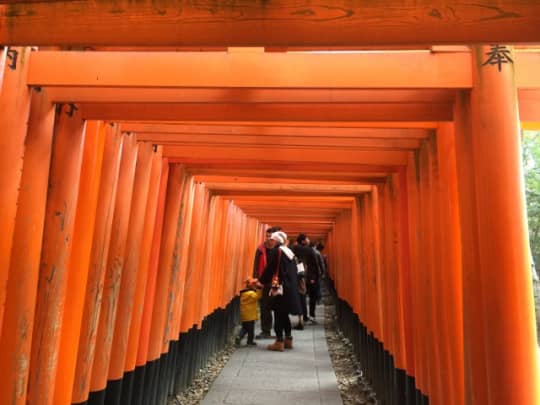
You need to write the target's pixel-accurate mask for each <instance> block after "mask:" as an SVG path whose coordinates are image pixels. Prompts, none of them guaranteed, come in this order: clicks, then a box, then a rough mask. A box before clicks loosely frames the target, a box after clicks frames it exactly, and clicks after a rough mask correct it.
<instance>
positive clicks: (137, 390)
mask: <svg viewBox="0 0 540 405" xmlns="http://www.w3.org/2000/svg"><path fill="white" fill-rule="evenodd" d="M169 168H170V165H169V161H168V160H167V159H166V158H165V159H162V161H161V176H160V183H159V191H158V202H157V208H156V218H155V225H154V232H153V235H152V242H151V243H152V247H151V250H150V258H149V265H148V279H147V284H146V291H145V296H144V309H143V313H142V319H141V330H140V336H139V345H138V348H137V360H136V366H137V367H136V370H135V377H134V384H133V392H132V395H131V402H132V403H133V404H135V405H137V404H142V403H143V394H144V391H145V390H144V388H145V385H147V384H146V382H147V381H151V379H152V375H151V373H150V372H151V371H152V368H150V367H149V366H153V363H154V362H152V361H149V356H148V353H149V339H150V332H151V329H152V321H153V318H152V314H153V311H154V298H155V294H156V282H157V277H158V266H159V257H160V251H161V242H162V235H163V227H164V218H165V207H166V203H167V190H168V183H169ZM154 371H155V370H154Z"/></svg>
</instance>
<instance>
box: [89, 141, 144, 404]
mask: <svg viewBox="0 0 540 405" xmlns="http://www.w3.org/2000/svg"><path fill="white" fill-rule="evenodd" d="M123 136H124V137H125V139H124V145H123V151H122V161H121V163H120V172H119V176H118V190H117V193H116V202H115V208H114V217H113V222H112V231H111V237H110V242H109V254H108V257H107V268H106V271H105V279H104V283H103V295H102V299H101V309H100V311H99V322H98V325H99V326H98V331H97V338H96V347H95V357H94V364H93V366H92V378H91V382H90V391H91V392H92V393H91V394H90V399H89V403H95V404H101V403H103V401H104V397H105V391H104V389H105V387H106V384H107V376H108V370H109V363H110V356H111V349H112V340H113V334H114V326H115V321H116V314H117V308H118V297H119V294H120V283H121V277H122V271H123V269H124V265H125V253H126V244H127V237H128V227H129V216H130V212H131V202H132V195H133V182H134V178H135V166H136V162H137V155H138V145H137V140H136V138H135V136H133V135H127V134H126V135H123Z"/></svg>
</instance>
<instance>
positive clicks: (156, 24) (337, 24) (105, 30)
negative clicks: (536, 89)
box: [0, 0, 540, 49]
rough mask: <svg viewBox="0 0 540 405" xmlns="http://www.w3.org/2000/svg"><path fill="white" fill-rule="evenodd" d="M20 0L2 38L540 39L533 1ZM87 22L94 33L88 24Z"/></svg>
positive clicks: (129, 41) (296, 42) (9, 12)
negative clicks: (243, 1) (74, 0)
mask: <svg viewBox="0 0 540 405" xmlns="http://www.w3.org/2000/svg"><path fill="white" fill-rule="evenodd" d="M18 3H20V4H16V5H2V6H1V8H0V22H1V23H2V24H1V30H0V42H2V43H6V44H14V43H32V44H36V45H69V46H73V45H76V46H113V45H114V46H171V47H175V48H177V47H183V46H186V47H203V48H205V47H230V46H237V47H240V46H241V47H246V46H247V47H249V46H251V47H253V46H258V47H262V46H268V47H269V48H274V49H276V48H278V49H279V48H290V47H301V48H304V49H305V48H308V49H309V48H322V49H328V48H330V49H332V48H335V47H347V48H350V47H353V48H355V47H356V48H357V47H359V46H387V45H391V46H396V45H412V44H416V45H422V46H425V45H432V44H434V43H435V44H451V45H454V44H460V43H461V44H463V43H465V44H467V43H481V42H489V43H500V42H504V41H506V42H511V43H523V42H539V40H540V38H539V34H538V31H537V30H535V29H534V28H535V27H538V25H539V23H540V20H539V17H538V16H539V15H540V6H539V5H538V3H536V2H535V1H534V0H525V1H521V2H519V3H516V2H513V1H511V0H500V1H499V2H497V3H493V2H491V1H490V0H478V1H477V2H476V3H474V4H469V3H464V4H462V3H455V2H453V1H451V0H442V1H441V2H439V3H436V4H432V3H418V2H416V1H412V0H408V1H402V0H388V1H387V2H385V3H384V4H381V3H377V2H374V3H368V4H357V3H350V2H347V1H344V0H338V1H334V2H331V3H326V2H325V3H296V2H294V1H283V2H280V3H275V4H274V3H272V4H266V3H255V4H252V5H251V6H250V7H249V9H247V10H246V9H245V7H242V5H240V4H233V5H229V4H221V3H218V4H217V5H216V6H215V7H212V8H202V7H198V4H191V3H189V2H182V3H181V8H180V9H179V8H178V3H176V2H173V1H164V2H162V3H160V7H159V8H158V9H156V7H155V4H154V3H152V2H151V1H150V0H144V1H138V2H135V3H134V2H131V1H129V0H120V1H118V3H116V6H117V7H116V8H114V9H111V7H110V5H109V4H108V3H102V2H100V1H97V0H91V1H88V3H87V4H85V7H72V5H71V4H70V2H59V3H58V4H51V3H50V2H44V3H42V2H34V1H26V2H18ZM494 4H495V5H494ZM306 11H307V12H306ZM261 25H263V26H264V28H265V29H264V30H261ZM81 26H84V27H88V29H85V30H80V29H79V28H80V27H81ZM411 26H414V29H411ZM338 49H339V48H338Z"/></svg>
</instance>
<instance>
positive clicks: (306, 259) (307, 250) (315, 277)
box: [293, 233, 321, 324]
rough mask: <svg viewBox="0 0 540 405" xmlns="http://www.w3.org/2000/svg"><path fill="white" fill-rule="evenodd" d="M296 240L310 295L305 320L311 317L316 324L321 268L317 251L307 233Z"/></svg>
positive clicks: (298, 256) (295, 252) (298, 255)
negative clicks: (312, 246)
mask: <svg viewBox="0 0 540 405" xmlns="http://www.w3.org/2000/svg"><path fill="white" fill-rule="evenodd" d="M296 241H297V242H298V244H297V245H296V246H294V247H293V251H294V254H295V255H296V257H297V258H298V260H300V261H301V262H302V263H304V267H305V269H306V270H305V271H306V272H305V278H306V287H307V296H308V297H309V317H308V316H307V315H308V314H307V313H304V320H305V321H307V320H308V319H309V320H310V321H311V323H313V324H315V323H317V322H316V321H315V307H316V305H317V300H318V299H319V282H320V274H321V269H320V266H319V261H318V260H317V255H316V253H315V251H314V250H313V249H312V248H311V247H310V246H309V243H310V240H309V238H308V237H307V235H305V234H303V233H301V234H300V235H298V238H296ZM304 311H305V309H304Z"/></svg>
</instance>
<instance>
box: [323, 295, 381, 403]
mask: <svg viewBox="0 0 540 405" xmlns="http://www.w3.org/2000/svg"><path fill="white" fill-rule="evenodd" d="M325 329H326V341H327V343H328V351H329V352H330V358H331V359H332V365H333V366H334V371H335V373H336V377H337V380H338V386H339V390H340V391H341V399H342V400H343V404H344V405H357V404H370V405H371V404H378V403H379V402H378V401H377V397H376V395H375V391H373V388H372V387H371V386H370V384H369V383H368V381H367V379H366V378H365V376H364V373H363V372H362V369H361V367H360V364H359V362H358V361H357V360H356V357H355V355H354V352H353V349H352V344H351V343H350V342H349V340H348V339H347V338H345V337H344V336H343V335H342V334H341V332H340V331H339V330H338V329H337V328H336V308H335V306H334V304H333V302H332V299H331V298H330V297H328V296H327V297H325Z"/></svg>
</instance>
